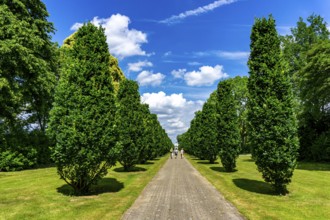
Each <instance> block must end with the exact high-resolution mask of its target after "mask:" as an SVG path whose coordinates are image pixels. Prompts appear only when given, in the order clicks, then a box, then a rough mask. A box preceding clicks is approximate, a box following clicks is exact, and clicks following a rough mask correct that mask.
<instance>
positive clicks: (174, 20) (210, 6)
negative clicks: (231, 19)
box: [159, 0, 237, 24]
mask: <svg viewBox="0 0 330 220" xmlns="http://www.w3.org/2000/svg"><path fill="white" fill-rule="evenodd" d="M236 1H237V0H218V1H214V2H213V3H211V4H208V5H204V6H202V7H198V8H196V9H193V10H188V11H185V12H182V13H180V14H179V15H172V16H171V17H169V18H166V19H164V20H161V21H160V22H159V23H165V24H175V23H178V22H180V21H181V20H183V19H185V18H187V17H190V16H197V15H200V14H204V13H207V12H209V11H212V10H214V9H216V8H218V7H220V6H223V5H228V4H231V3H234V2H236Z"/></svg>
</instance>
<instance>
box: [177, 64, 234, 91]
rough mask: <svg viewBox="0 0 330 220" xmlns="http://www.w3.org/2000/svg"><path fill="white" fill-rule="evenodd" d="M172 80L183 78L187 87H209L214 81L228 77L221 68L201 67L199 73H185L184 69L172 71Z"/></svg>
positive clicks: (217, 66) (218, 66) (219, 66)
mask: <svg viewBox="0 0 330 220" xmlns="http://www.w3.org/2000/svg"><path fill="white" fill-rule="evenodd" d="M171 73H172V75H173V76H174V78H183V79H184V80H185V82H186V84H187V85H188V86H211V85H213V84H214V82H215V81H217V80H219V79H222V78H226V77H228V74H227V73H225V72H224V71H223V66H221V65H216V66H214V67H212V66H202V67H200V68H199V71H191V72H187V70H186V69H178V70H173V71H172V72H171Z"/></svg>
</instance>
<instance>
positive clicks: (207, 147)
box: [199, 92, 219, 163]
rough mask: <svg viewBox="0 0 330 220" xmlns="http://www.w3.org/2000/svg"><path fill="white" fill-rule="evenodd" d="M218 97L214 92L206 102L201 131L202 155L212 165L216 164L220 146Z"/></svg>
mask: <svg viewBox="0 0 330 220" xmlns="http://www.w3.org/2000/svg"><path fill="white" fill-rule="evenodd" d="M216 104H217V95H216V93H215V92H213V93H212V94H211V95H210V98H209V99H208V100H207V102H205V104H204V106H203V109H202V114H201V120H202V122H203V123H201V125H200V127H199V130H200V134H201V140H202V141H201V142H202V143H203V144H202V145H201V146H200V151H201V154H203V155H204V158H205V159H206V160H209V162H210V163H214V162H215V161H216V159H217V156H218V154H219V144H218V124H217V105H216Z"/></svg>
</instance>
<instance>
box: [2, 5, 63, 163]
mask: <svg viewBox="0 0 330 220" xmlns="http://www.w3.org/2000/svg"><path fill="white" fill-rule="evenodd" d="M0 2H1V4H0V17H1V19H0V57H1V59H0V127H1V129H0V132H1V133H2V135H1V136H2V139H1V143H0V145H1V149H0V152H2V150H4V151H7V150H8V151H9V152H16V153H17V154H18V155H20V154H22V155H23V157H24V158H29V157H28V156H27V155H26V154H25V153H26V152H29V151H30V150H33V149H38V150H37V154H36V155H35V156H36V158H41V157H46V156H47V158H45V159H44V160H40V159H38V163H43V162H44V161H49V154H48V155H46V154H43V153H41V154H39V153H40V152H44V151H47V150H48V146H45V145H43V144H42V143H40V142H38V141H34V140H30V139H29V138H27V137H30V138H31V139H33V138H34V137H35V135H36V134H39V135H40V136H39V137H36V138H37V139H38V138H40V139H44V138H45V137H46V136H45V128H46V124H47V121H48V118H49V110H50V108H51V105H52V102H53V92H54V88H55V73H56V72H57V55H56V50H57V47H56V45H55V44H53V43H52V42H51V36H50V34H51V33H52V32H53V31H54V27H53V24H52V23H50V22H48V21H47V17H48V12H47V10H46V7H45V5H44V4H43V3H42V2H41V1H39V0H33V1H28V0H17V1H11V0H2V1H0ZM31 125H34V127H33V128H32V127H31ZM33 130H36V131H37V132H35V131H33ZM31 131H32V132H31ZM38 131H40V132H38ZM27 142H34V144H36V145H35V146H31V145H30V144H29V143H27ZM38 144H40V145H38ZM30 147H32V148H33V149H29V148H30ZM36 158H30V159H32V161H34V160H35V159H36ZM32 161H30V162H31V163H25V164H31V165H32V164H33V165H34V164H35V163H34V162H32ZM27 167H29V166H24V168H27ZM13 169H15V167H13Z"/></svg>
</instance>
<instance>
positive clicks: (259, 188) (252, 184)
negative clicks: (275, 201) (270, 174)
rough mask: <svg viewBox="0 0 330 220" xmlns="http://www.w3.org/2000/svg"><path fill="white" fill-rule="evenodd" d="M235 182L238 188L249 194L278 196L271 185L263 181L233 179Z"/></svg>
mask: <svg viewBox="0 0 330 220" xmlns="http://www.w3.org/2000/svg"><path fill="white" fill-rule="evenodd" d="M233 182H234V184H235V185H236V186H237V187H239V188H241V189H244V190H246V191H249V192H253V193H258V194H265V195H276V193H275V191H274V189H273V188H272V187H271V185H270V184H268V183H265V182H262V181H258V180H250V179H243V178H241V179H233Z"/></svg>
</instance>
